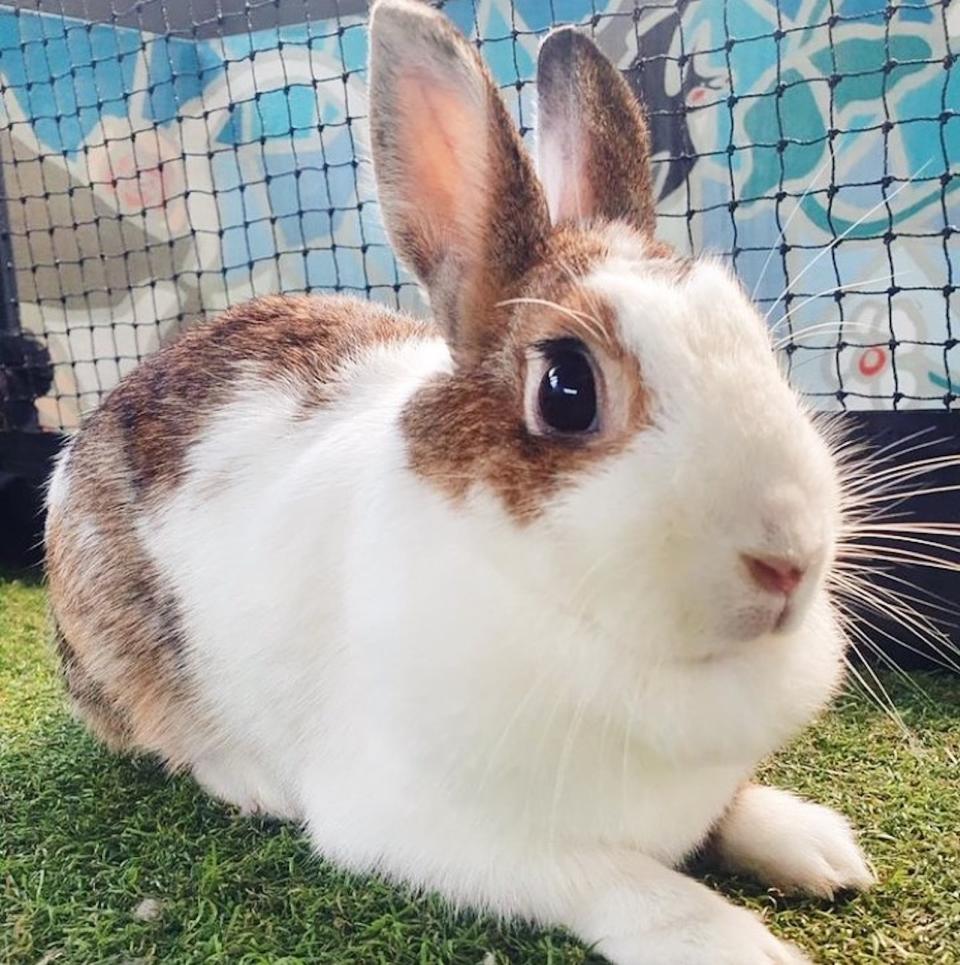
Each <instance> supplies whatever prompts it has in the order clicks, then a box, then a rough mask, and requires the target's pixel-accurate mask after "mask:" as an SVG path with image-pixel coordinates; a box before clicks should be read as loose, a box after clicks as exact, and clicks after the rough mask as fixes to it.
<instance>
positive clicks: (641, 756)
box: [46, 0, 873, 965]
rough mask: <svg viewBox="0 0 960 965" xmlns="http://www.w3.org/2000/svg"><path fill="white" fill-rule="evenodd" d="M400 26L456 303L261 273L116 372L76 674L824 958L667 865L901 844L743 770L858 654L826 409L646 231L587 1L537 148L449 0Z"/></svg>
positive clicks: (330, 805) (87, 684)
mask: <svg viewBox="0 0 960 965" xmlns="http://www.w3.org/2000/svg"><path fill="white" fill-rule="evenodd" d="M370 59H371V67H370V92H371V93H370V97H371V105H370V108H371V111H370V131H371V150H372V155H373V162H374V173H375V177H376V182H377V186H378V192H379V199H380V204H381V208H382V213H383V217H384V223H385V226H386V229H387V231H388V233H389V236H390V238H391V241H392V243H393V245H394V247H395V249H396V251H397V253H398V254H399V256H400V257H401V258H402V259H403V261H404V262H405V263H406V264H407V265H408V266H409V267H410V268H411V269H412V270H413V271H414V272H415V273H416V275H417V277H418V278H419V280H420V281H421V282H422V284H423V286H424V287H425V289H426V291H427V293H428V296H429V301H430V306H431V313H432V319H431V320H429V321H421V320H417V319H415V318H413V317H410V316H408V315H404V314H400V313H397V312H393V311H390V310H387V309H386V308H382V307H378V306H376V305H374V304H371V303H367V302H361V301H358V300H353V299H348V298H343V297H338V296H323V297H305V296H288V297H284V296H273V297H263V298H259V299H257V300H254V301H252V302H250V303H248V304H245V305H240V306H238V307H234V308H231V309H229V310H227V311H226V312H225V313H224V314H223V315H222V316H221V317H220V318H219V319H218V320H215V321H212V322H211V323H209V324H207V325H202V326H199V327H197V328H194V329H193V330H191V331H189V332H187V333H185V334H184V335H183V336H182V337H181V338H180V339H179V340H178V341H176V342H175V343H173V344H172V345H169V346H167V347H165V348H164V349H162V350H161V351H160V352H158V353H157V354H155V355H153V356H151V357H150V358H148V359H147V360H145V361H144V362H143V364H142V365H141V366H140V367H139V368H138V369H137V370H136V371H135V372H133V373H132V374H130V375H129V376H128V377H127V378H126V379H125V380H124V381H123V382H122V383H121V384H120V385H119V386H118V387H117V388H116V389H115V390H114V391H113V392H112V394H111V395H110V396H109V398H108V399H107V400H106V401H105V402H104V404H103V405H102V407H101V408H100V409H99V410H98V411H97V412H96V413H95V414H94V415H93V416H92V417H91V418H90V419H89V421H88V423H87V424H86V425H85V427H84V428H83V429H82V430H81V431H80V432H79V433H78V434H77V435H76V436H75V437H74V438H73V440H72V441H71V442H70V444H69V445H68V446H67V447H66V448H65V450H64V451H63V453H62V454H61V456H60V457H59V461H58V464H57V466H56V468H55V471H54V473H53V475H52V478H51V482H50V486H49V492H48V521H47V531H46V555H47V568H48V575H49V587H50V596H51V602H52V609H53V613H54V616H55V620H56V640H57V646H58V649H59V651H60V657H61V661H62V667H63V673H64V676H65V678H66V684H67V687H68V690H69V692H70V694H71V696H72V700H73V703H74V705H75V707H76V710H77V712H78V713H79V715H80V717H81V718H82V719H83V720H84V721H85V722H86V723H87V725H88V726H89V727H90V728H91V730H92V731H93V732H94V734H96V735H97V736H98V737H99V738H100V739H102V740H103V741H105V742H106V743H107V744H108V745H110V746H112V747H114V748H117V749H127V750H132V751H137V752H142V753H148V754H153V755H156V756H158V757H159V758H162V759H163V761H165V762H166V765H167V766H168V767H169V768H170V769H171V770H172V771H188V772H190V773H191V774H192V775H193V776H194V778H195V779H196V780H197V782H199V784H200V785H201V786H202V787H203V788H205V789H206V790H207V791H208V792H209V793H210V794H212V795H213V796H215V797H216V798H219V799H221V800H223V801H225V802H228V803H230V804H232V805H236V806H237V807H239V808H241V809H242V810H244V811H246V812H258V813H262V814H266V815H271V816H274V817H276V818H281V819H289V820H291V821H296V822H300V823H301V824H302V825H303V826H304V827H305V829H306V832H307V833H308V834H309V836H310V838H311V840H312V843H313V845H314V846H315V848H316V851H317V852H318V853H319V854H320V855H322V856H323V857H324V858H326V859H328V860H330V861H332V862H335V863H337V864H338V865H340V866H342V867H344V868H347V869H352V870H354V871H357V872H365V873H371V872H372V873H379V874H382V875H384V876H387V877H388V878H390V879H392V880H394V881H396V882H399V883H402V884H404V885H406V886H410V887H412V888H414V889H424V890H429V891H433V892H436V893H439V894H441V895H443V896H445V898H446V899H447V900H448V901H449V902H450V903H451V904H452V905H454V906H455V907H467V908H472V909H477V910H483V911H486V912H490V913H493V914H497V915H503V916H516V917H518V918H521V919H526V920H529V921H532V922H535V923H541V924H544V925H558V926H563V927H565V928H567V929H569V930H570V931H571V932H573V933H574V934H576V935H577V936H579V938H581V939H582V940H583V941H584V942H586V943H588V944H590V945H592V946H593V947H594V948H595V949H596V950H597V951H598V952H599V953H601V954H603V955H604V956H606V958H607V959H608V960H609V961H611V962H613V963H615V965H639V963H656V965H680V963H710V965H722V963H727V965H755V963H761V962H762V963H770V962H801V961H806V959H805V958H804V957H803V953H801V952H800V951H799V950H798V949H797V948H795V947H794V946H792V945H788V944H787V943H785V942H783V941H780V940H778V939H777V938H775V937H774V936H773V934H772V933H771V932H770V931H768V929H767V928H766V927H765V926H764V924H763V923H762V922H761V921H760V919H759V918H758V917H755V916H754V915H753V914H752V913H750V912H748V911H747V910H745V909H741V908H737V907H735V906H734V905H733V904H732V903H730V902H728V901H726V900H725V899H723V898H722V897H721V896H719V895H718V894H716V893H715V892H713V891H712V890H710V889H709V888H708V887H706V886H705V885H703V884H701V883H699V882H697V881H695V880H693V879H692V878H690V877H688V876H686V875H685V874H684V873H683V872H682V871H681V870H677V869H678V868H679V867H680V866H682V864H683V862H684V861H685V860H686V859H687V858H688V857H689V856H690V855H692V854H693V853H695V852H697V851H698V849H702V848H706V847H709V848H711V849H713V851H714V852H715V853H716V854H717V855H719V857H720V859H721V860H722V861H723V862H724V863H725V864H726V866H727V867H729V868H731V869H734V870H736V871H741V872H745V873H749V874H753V875H755V876H756V877H757V878H758V879H759V880H760V881H762V882H765V883H768V884H770V885H776V886H777V887H779V888H782V889H790V890H800V891H806V892H809V893H812V894H814V895H821V896H829V895H833V894H834V893H835V892H838V891H840V890H842V889H864V888H867V887H869V886H870V884H871V882H872V881H873V874H872V872H871V870H870V868H869V866H868V863H867V861H866V859H865V858H864V856H863V854H862V853H861V850H860V848H859V846H858V844H857V841H856V837H855V835H854V832H853V831H852V830H851V827H850V826H849V824H848V823H847V821H846V820H845V819H844V818H843V817H841V816H840V815H839V814H837V813H835V812H833V811H831V810H828V809H827V808H824V807H821V806H818V805H816V804H812V803H807V802H805V801H803V800H800V799H799V798H797V797H794V796H793V795H792V794H790V793H788V792H786V791H782V790H778V789H775V788H773V787H764V786H761V785H759V784H757V783H755V782H754V781H753V780H752V774H753V772H754V770H755V768H756V766H757V763H758V762H759V761H760V760H761V759H763V758H765V757H766V756H767V755H769V754H770V753H771V752H773V751H775V750H776V749H777V748H779V747H781V746H782V745H783V744H784V742H785V741H787V740H789V739H790V738H791V737H792V736H793V735H795V734H796V733H797V732H798V731H799V730H800V729H801V728H803V727H804V726H805V725H806V724H807V723H808V722H809V721H810V720H811V719H812V718H813V717H814V716H816V715H817V713H818V712H820V711H821V710H822V709H823V708H825V707H826V706H827V705H828V703H829V702H830V700H831V697H832V696H833V695H834V694H835V692H836V691H837V688H838V686H839V685H840V683H841V679H842V673H843V655H844V649H845V645H846V644H845V637H844V634H843V632H842V629H841V626H840V625H839V622H838V619H837V616H836V614H835V610H834V604H833V603H832V601H831V598H830V595H829V593H828V591H827V589H826V586H825V580H826V576H827V574H828V572H829V571H830V567H831V565H832V563H833V559H834V554H835V545H836V540H837V533H838V530H839V528H840V526H841V525H842V521H843V506H844V503H843V490H842V474H841V471H840V469H839V468H838V461H837V459H836V457H835V455H834V451H833V448H832V443H831V440H830V439H828V438H826V437H825V436H824V435H823V434H822V432H821V430H819V429H818V428H817V427H816V426H815V425H814V422H813V421H812V419H811V416H810V414H809V413H808V412H807V411H806V409H805V407H804V405H803V403H802V401H801V400H800V399H799V398H798V396H797V395H796V394H795V393H794V391H793V390H792V389H791V388H790V387H789V386H788V384H787V383H786V381H785V379H784V377H783V374H782V372H781V370H780V368H779V366H778V363H777V361H776V358H775V356H774V353H773V351H772V347H771V340H770V336H769V333H768V331H767V329H766V327H765V325H764V322H763V320H762V319H761V317H760V315H759V313H758V312H757V310H756V308H755V307H754V306H753V305H752V304H751V302H750V300H749V298H748V297H747V296H746V295H745V294H744V291H743V290H742V288H741V286H740V284H739V283H738V282H737V281H736V280H735V279H734V278H733V277H732V276H731V275H730V273H729V272H728V270H727V269H726V268H725V267H723V266H722V265H720V264H719V263H718V262H717V261H716V260H711V259H701V260H693V259H690V258H687V257H684V256H681V255H679V254H677V253H676V252H674V251H673V250H671V249H670V248H669V247H668V246H667V245H665V244H663V243H662V242H659V241H657V240H656V239H655V237H654V228H655V212H654V198H653V193H652V192H653V187H652V178H651V167H650V156H649V154H650V151H649V138H648V132H647V126H646V122H645V120H644V115H643V111H642V108H641V106H640V105H639V103H638V102H637V100H636V99H635V98H634V97H633V95H632V94H631V92H630V90H629V88H628V86H627V84H626V82H625V81H624V80H623V78H622V76H621V75H620V74H619V72H618V71H617V70H616V69H615V68H614V67H613V66H612V65H611V64H610V63H609V62H608V61H607V60H606V59H605V58H604V57H603V56H602V54H601V53H600V52H599V51H598V49H597V48H596V47H595V46H594V45H593V44H592V42H591V41H590V40H589V39H587V38H586V37H585V36H584V35H583V34H581V33H579V32H577V31H576V30H574V29H571V28H562V29H559V30H557V31H555V32H553V33H551V34H550V35H549V36H548V37H547V38H546V40H545V41H544V43H543V45H542V48H541V51H540V55H539V60H538V78H537V79H538V85H539V118H538V141H537V170H536V171H535V168H534V162H533V160H532V159H531V157H530V156H528V154H527V152H526V150H525V148H524V146H523V144H522V141H521V139H520V137H519V134H518V132H517V131H516V129H515V127H514V125H513V123H512V122H511V119H510V116H509V114H508V111H507V109H506V108H505V106H504V103H503V101H502V100H501V97H500V95H499V92H498V91H497V89H496V87H495V85H494V83H493V81H492V79H491V76H490V74H489V73H488V71H487V69H486V68H485V66H484V64H483V62H482V60H481V58H480V57H479V56H478V54H477V52H476V51H475V50H474V49H473V47H472V46H471V45H470V44H469V43H468V42H467V41H466V39H465V38H464V37H463V36H462V35H461V34H459V32H458V31H457V30H456V29H455V27H453V25H452V24H451V23H449V22H448V21H447V20H446V19H445V18H444V16H443V15H442V14H441V13H440V12H439V11H437V10H435V9H433V8H432V7H430V6H429V5H427V4H425V3H420V2H416V0H379V2H377V3H376V4H375V5H374V7H373V11H372V22H371V27H370Z"/></svg>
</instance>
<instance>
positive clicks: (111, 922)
mask: <svg viewBox="0 0 960 965" xmlns="http://www.w3.org/2000/svg"><path fill="white" fill-rule="evenodd" d="M885 682H886V684H887V687H888V689H889V690H890V693H891V694H892V695H893V698H894V700H895V701H896V703H897V705H898V707H899V709H900V712H901V714H902V716H903V718H904V720H905V721H906V722H907V724H908V725H909V728H910V730H911V732H912V734H913V738H912V739H907V738H906V737H905V736H904V735H903V733H901V732H900V731H899V730H898V728H897V727H896V726H895V725H894V723H893V722H892V721H891V720H890V719H889V717H887V716H884V715H883V714H881V713H880V712H879V711H878V710H876V709H875V708H874V707H872V706H871V705H870V704H869V703H868V702H867V701H865V700H863V699H861V698H856V697H849V698H845V699H844V700H842V701H841V703H840V706H839V708H838V709H837V711H836V712H834V713H833V714H831V715H830V716H829V717H827V718H826V719H825V720H823V721H821V722H820V724H819V725H818V726H817V727H815V728H814V729H813V730H811V731H810V732H809V733H808V734H807V735H806V736H805V737H804V738H803V739H801V740H800V741H799V742H797V743H796V744H795V745H794V746H793V747H791V748H790V749H789V750H788V751H787V752H785V753H784V754H782V755H781V756H780V757H779V759H778V760H776V761H775V762H773V763H772V764H771V765H770V766H769V769H768V773H767V775H766V777H767V779H768V780H770V781H772V782H776V783H779V784H782V785H784V786H788V787H791V788H794V789H796V790H798V791H801V792H802V793H804V794H807V795H809V796H810V797H813V798H816V799H817V800H819V801H822V802H824V803H828V804H831V805H834V806H835V807H838V808H840V809H841V810H843V811H844V812H845V813H847V814H848V815H850V817H851V818H852V819H853V821H854V822H855V824H856V825H857V826H858V827H859V828H860V829H861V831H862V838H863V842H864V845H865V847H866V849H867V851H868V852H869V854H870V856H871V858H872V860H873V862H874V864H875V865H876V868H877V871H878V874H879V876H880V885H879V886H878V887H877V889H876V890H875V891H874V892H873V893H871V894H870V895H868V896H863V897H857V898H853V899H849V900H844V901H841V902H838V903H836V904H832V903H827V902H818V901H814V900H802V899H796V898H791V899H785V898H783V897H782V896H780V895H777V894H775V893H768V892H767V891H765V890H764V889H761V888H758V887H756V886H753V885H751V884H750V883H748V882H744V881H737V880H734V879H730V878H722V877H717V876H715V875H711V874H710V873H709V870H705V871H703V872H702V873H705V874H706V876H707V878H708V880H710V881H711V883H712V884H714V885H715V886H717V887H718V888H721V889H722V890H723V891H724V892H726V893H728V894H730V895H732V896H733V897H734V898H735V900H737V901H742V902H745V903H747V904H749V905H751V906H752V907H754V908H756V909H757V910H759V911H760V912H762V913H763V914H764V915H765V916H767V918H768V920H769V921H770V922H771V925H772V928H773V929H774V931H776V932H777V933H778V934H780V935H782V936H784V937H786V938H789V939H791V940H793V941H796V942H797V943H799V944H800V945H802V946H803V947H805V948H806V949H808V950H809V951H810V952H811V954H813V956H814V957H815V958H816V959H817V960H818V961H822V962H837V963H843V965H857V963H863V962H883V963H891V962H901V961H903V962H941V963H953V962H958V963H960V790H958V788H960V681H957V680H956V679H950V678H936V677H932V676H916V677H914V678H913V682H914V683H915V684H917V685H919V688H920V692H918V691H917V689H916V688H915V687H914V686H910V685H908V684H906V683H904V682H900V683H898V682H897V681H896V680H895V679H894V678H888V679H886V680H885ZM0 870H2V879H3V906H2V909H0V959H2V960H3V961H7V962H32V963H41V962H42V963H44V965H46V963H50V962H54V961H56V962H58V963H72V962H115V963H118V965H119V963H133V962H137V963H147V962H154V961H166V962H230V963H234V962H237V963H247V962H268V961H269V962H287V963H293V962H323V963H344V965H346V963H361V965H376V963H384V965H404V963H421V965H425V963H457V965H461V963H462V965H481V963H485V965H494V963H499V965H504V963H507V962H510V963H531V965H547V963H552V965H567V963H570V965H572V963H581V962H599V959H596V958H595V957H592V956H590V955H589V954H588V953H587V952H586V951H585V950H584V949H583V948H581V947H580V946H579V945H578V944H577V943H576V942H575V941H574V940H573V939H571V938H568V937H567V936H566V935H564V934H562V933H559V932H553V933H543V932H533V931H530V930H528V929H525V928H523V927H519V926H507V925H502V924H498V923H496V922H494V921H489V920H486V919H476V918H457V917H455V916H454V915H452V914H450V913H449V912H448V911H446V910H445V909H444V907H443V904H442V903H441V902H439V901H438V900H436V899H433V898H412V897H411V896H410V895H408V894H406V893H404V892H403V891H402V890H399V889H395V888H392V887H388V886H386V885H384V884H382V883H380V882H377V881H370V880H362V879H356V878H352V877H350V876H347V875H343V874H340V873H338V872H337V871H336V870H334V869H333V868H331V867H329V866H328V865H326V864H324V863H323V862H321V861H319V860H317V859H316V858H315V857H313V856H312V855H311V854H310V851H309V849H308V848H307V846H306V844H305V843H304V840H303V838H302V836H301V835H300V834H299V833H298V831H297V830H296V829H295V828H292V827H286V826H283V825H279V824H273V823H270V822H264V821H257V820H251V819H247V818H240V817H238V816H235V815H234V814H232V813H231V812H230V810H229V809H227V808H224V807H221V806H220V805H218V804H215V803H213V802H212V801H210V800H208V799H206V798H205V797H204V796H203V795H202V794H200V793H198V791H197V790H196V788H195V787H194V786H193V784H192V783H191V782H190V780H188V779H185V778H178V779H175V780H170V779H168V778H166V777H165V776H164V775H163V774H162V773H161V772H160V771H159V770H158V769H157V768H156V766H154V765H153V764H152V763H150V762H149V761H144V760H140V761H135V760H124V759H120V758H117V757H113V756H111V755H110V754H108V753H106V752H105V751H104V750H102V749H101V748H99V747H98V746H97V745H95V744H94V743H93V742H92V741H91V740H90V739H89V738H88V737H87V736H86V735H85V734H84V732H83V731H82V730H81V729H80V727H79V726H77V724H75V723H74V722H73V721H72V720H71V718H70V717H69V716H68V714H67V713H66V712H65V710H64V705H63V701H62V699H61V694H60V689H59V683H58V679H57V675H56V670H55V667H54V663H53V661H52V659H51V657H50V654H49V653H48V651H47V646H46V629H45V614H44V594H43V591H42V589H41V588H40V587H38V586H33V585H29V584H25V583H23V582H17V581H14V580H7V581H2V580H0Z"/></svg>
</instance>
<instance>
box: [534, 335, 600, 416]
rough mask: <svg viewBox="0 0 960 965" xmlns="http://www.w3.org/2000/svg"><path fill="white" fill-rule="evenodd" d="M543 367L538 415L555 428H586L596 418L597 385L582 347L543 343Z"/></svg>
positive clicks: (538, 398) (574, 343)
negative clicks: (544, 362) (544, 369)
mask: <svg viewBox="0 0 960 965" xmlns="http://www.w3.org/2000/svg"><path fill="white" fill-rule="evenodd" d="M543 352H544V355H545V357H546V361H547V369H546V371H545V372H544V375H543V379H542V380H541V382H540V389H539V392H538V395H537V404H538V405H539V407H540V417H541V419H543V422H544V424H545V425H546V426H548V427H549V428H550V429H553V430H554V431H555V432H563V433H577V432H589V431H590V430H591V429H593V428H595V426H596V421H597V387H596V383H595V381H594V378H593V366H592V365H591V364H590V359H589V358H588V357H587V354H586V349H584V348H579V347H577V343H576V342H573V344H569V343H567V342H556V343H553V344H551V345H547V346H544V349H543Z"/></svg>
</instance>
